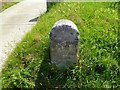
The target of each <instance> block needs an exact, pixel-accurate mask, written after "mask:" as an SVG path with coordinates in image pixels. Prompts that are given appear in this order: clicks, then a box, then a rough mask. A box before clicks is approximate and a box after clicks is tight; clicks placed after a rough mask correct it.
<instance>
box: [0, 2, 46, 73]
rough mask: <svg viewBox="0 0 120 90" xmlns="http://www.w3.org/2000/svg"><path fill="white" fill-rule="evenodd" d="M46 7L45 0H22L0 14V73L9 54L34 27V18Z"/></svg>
mask: <svg viewBox="0 0 120 90" xmlns="http://www.w3.org/2000/svg"><path fill="white" fill-rule="evenodd" d="M46 7H47V6H46V0H24V1H22V2H20V3H18V4H16V5H14V6H12V7H10V8H8V9H7V10H5V11H3V12H2V13H0V72H1V70H2V67H3V66H4V63H5V61H6V59H7V57H8V55H9V54H10V52H11V51H12V50H13V49H14V48H15V46H16V44H17V43H19V42H20V41H21V40H22V38H23V37H24V35H25V34H26V33H27V32H28V31H30V30H31V28H32V27H33V25H35V23H36V21H34V18H36V17H38V16H40V15H41V14H43V13H44V12H45V11H46V9H47V8H46ZM31 21H33V22H31Z"/></svg>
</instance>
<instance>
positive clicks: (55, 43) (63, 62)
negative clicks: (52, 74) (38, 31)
mask: <svg viewBox="0 0 120 90" xmlns="http://www.w3.org/2000/svg"><path fill="white" fill-rule="evenodd" d="M79 39H80V37H79V31H78V29H77V27H76V25H75V24H74V23H73V22H72V21H70V20H65V19H62V20H59V21H58V22H56V23H55V24H54V26H53V27H52V30H51V32H50V55H51V62H52V63H53V64H54V65H56V66H57V67H60V68H67V67H71V66H72V65H74V64H76V63H77V62H78V61H77V59H78V58H77V55H78V52H79Z"/></svg>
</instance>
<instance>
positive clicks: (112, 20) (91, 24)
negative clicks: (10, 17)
mask: <svg viewBox="0 0 120 90" xmlns="http://www.w3.org/2000/svg"><path fill="white" fill-rule="evenodd" d="M111 5H113V3H58V4H55V5H53V6H52V8H51V9H50V10H49V11H48V12H47V13H46V14H44V15H43V16H42V17H41V18H40V19H39V21H38V23H37V24H36V26H35V27H33V29H32V31H31V32H29V33H28V34H27V35H26V36H25V37H24V39H23V40H22V42H21V43H19V44H18V45H17V47H16V48H15V50H14V51H13V52H12V53H11V55H10V56H9V58H8V60H7V62H6V65H5V67H4V69H3V70H2V85H3V88H61V87H64V88H66V87H67V88H75V87H79V88H80V87H81V88H120V66H119V65H118V53H119V52H120V49H119V47H118V41H117V39H118V10H117V9H114V8H113V7H111ZM60 19H69V20H71V21H73V22H74V23H75V24H76V25H77V27H78V29H79V31H80V54H79V61H80V66H75V67H73V68H70V69H67V70H59V69H56V68H54V67H53V66H52V65H51V62H50V55H49V45H50V41H49V40H50V39H49V33H50V31H51V28H52V26H53V25H54V23H55V22H56V21H58V20H60Z"/></svg>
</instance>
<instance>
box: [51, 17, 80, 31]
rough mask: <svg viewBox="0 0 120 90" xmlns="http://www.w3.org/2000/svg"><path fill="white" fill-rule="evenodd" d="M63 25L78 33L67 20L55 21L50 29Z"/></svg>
mask: <svg viewBox="0 0 120 90" xmlns="http://www.w3.org/2000/svg"><path fill="white" fill-rule="evenodd" d="M63 25H66V26H70V27H71V28H72V29H74V30H76V31H77V32H79V31H78V29H77V26H76V25H75V24H74V23H73V22H72V21H70V20H67V19H61V20H59V21H57V22H56V23H55V24H54V26H53V27H52V28H55V27H59V26H63Z"/></svg>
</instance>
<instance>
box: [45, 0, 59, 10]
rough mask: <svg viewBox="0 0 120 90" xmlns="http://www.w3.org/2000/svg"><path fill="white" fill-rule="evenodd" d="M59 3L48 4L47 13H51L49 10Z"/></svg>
mask: <svg viewBox="0 0 120 90" xmlns="http://www.w3.org/2000/svg"><path fill="white" fill-rule="evenodd" d="M57 3H58V2H47V12H49V10H50V9H51V8H52V7H53V6H54V5H55V4H57Z"/></svg>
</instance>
